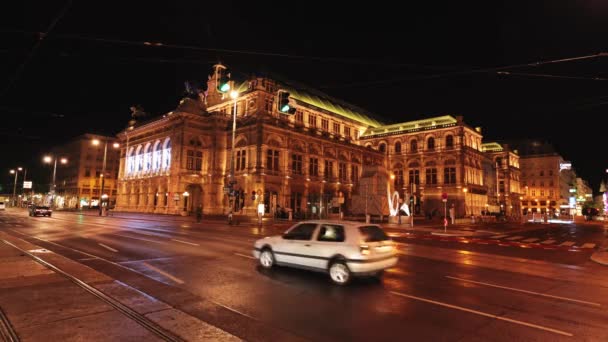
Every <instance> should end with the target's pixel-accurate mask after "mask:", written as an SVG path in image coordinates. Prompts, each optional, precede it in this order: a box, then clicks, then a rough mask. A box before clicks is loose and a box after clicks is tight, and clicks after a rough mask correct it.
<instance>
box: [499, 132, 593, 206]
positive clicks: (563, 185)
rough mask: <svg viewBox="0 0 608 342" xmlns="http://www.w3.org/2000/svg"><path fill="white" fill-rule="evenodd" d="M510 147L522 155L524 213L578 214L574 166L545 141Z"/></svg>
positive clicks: (515, 144)
mask: <svg viewBox="0 0 608 342" xmlns="http://www.w3.org/2000/svg"><path fill="white" fill-rule="evenodd" d="M509 146H512V147H513V148H516V149H517V150H518V151H519V155H520V166H521V187H522V191H523V197H524V198H523V202H522V206H523V211H524V212H526V213H527V212H532V213H543V214H544V213H548V214H551V215H555V216H557V215H559V214H564V215H576V214H577V212H576V208H577V192H578V190H577V182H576V178H577V177H576V172H575V170H574V168H573V167H572V163H571V162H569V161H566V160H564V158H563V157H562V156H561V155H560V154H559V153H558V152H557V151H556V150H555V149H554V148H553V146H552V145H550V144H548V143H546V142H540V141H536V140H529V139H526V140H519V141H510V142H509ZM585 191H586V190H585Z"/></svg>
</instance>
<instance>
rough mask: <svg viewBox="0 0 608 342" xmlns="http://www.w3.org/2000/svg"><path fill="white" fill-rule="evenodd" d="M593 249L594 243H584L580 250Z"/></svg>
mask: <svg viewBox="0 0 608 342" xmlns="http://www.w3.org/2000/svg"><path fill="white" fill-rule="evenodd" d="M594 247H595V244H594V243H586V244H584V245H582V246H581V248H594Z"/></svg>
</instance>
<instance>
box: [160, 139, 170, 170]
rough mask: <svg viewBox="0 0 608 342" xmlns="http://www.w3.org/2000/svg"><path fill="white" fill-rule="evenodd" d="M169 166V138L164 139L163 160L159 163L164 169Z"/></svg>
mask: <svg viewBox="0 0 608 342" xmlns="http://www.w3.org/2000/svg"><path fill="white" fill-rule="evenodd" d="M169 166H171V139H170V138H167V139H165V142H164V143H163V161H162V164H161V168H162V169H163V170H166V169H168V168H169Z"/></svg>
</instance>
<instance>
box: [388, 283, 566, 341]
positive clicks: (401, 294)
mask: <svg viewBox="0 0 608 342" xmlns="http://www.w3.org/2000/svg"><path fill="white" fill-rule="evenodd" d="M391 293H392V294H394V295H397V296H401V297H405V298H410V299H414V300H418V301H421V302H426V303H431V304H435V305H439V306H444V307H446V308H450V309H456V310H461V311H465V312H469V313H473V314H476V315H480V316H485V317H489V318H494V319H498V320H501V321H505V322H510V323H515V324H519V325H525V326H527V327H531V328H535V329H540V330H544V331H549V332H552V333H555V334H559V335H564V336H570V337H571V336H574V335H573V334H571V333H569V332H565V331H561V330H557V329H553V328H548V327H544V326H542V325H536V324H532V323H528V322H524V321H518V320H516V319H511V318H506V317H502V316H497V315H493V314H489V313H485V312H481V311H477V310H473V309H468V308H465V307H462V306H458V305H452V304H448V303H443V302H437V301H434V300H430V299H426V298H421V297H416V296H412V295H408V294H405V293H399V292H395V291H391Z"/></svg>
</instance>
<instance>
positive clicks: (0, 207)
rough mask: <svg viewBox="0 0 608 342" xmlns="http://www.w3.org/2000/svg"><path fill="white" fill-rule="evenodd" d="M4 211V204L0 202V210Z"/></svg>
mask: <svg viewBox="0 0 608 342" xmlns="http://www.w3.org/2000/svg"><path fill="white" fill-rule="evenodd" d="M5 209H6V204H4V202H0V210H5Z"/></svg>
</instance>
